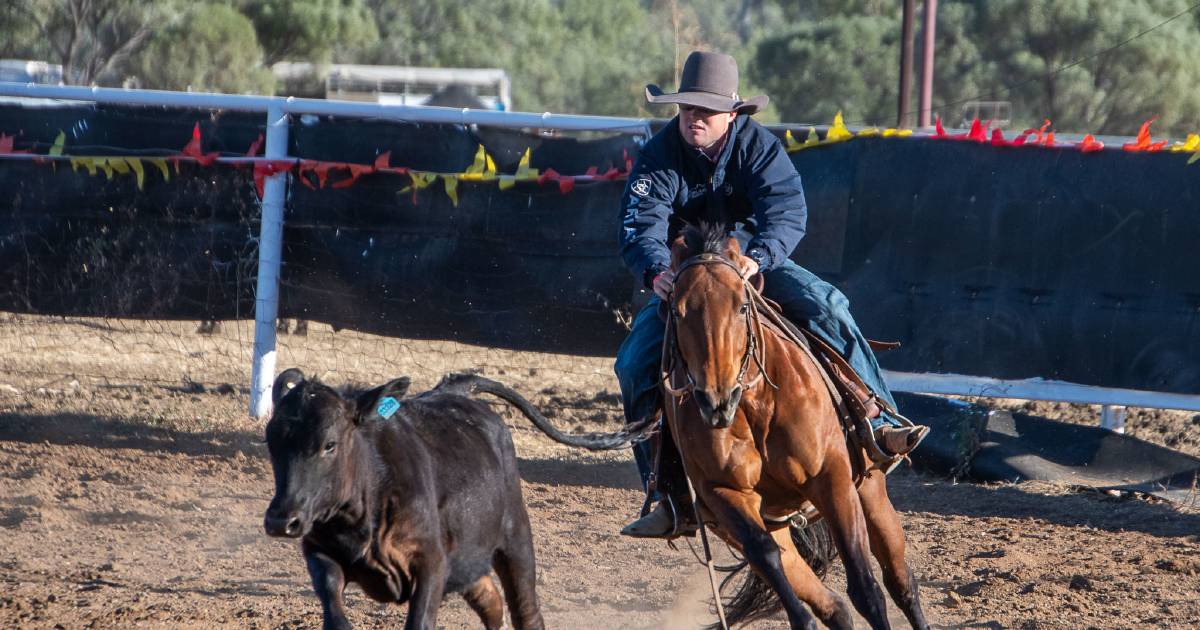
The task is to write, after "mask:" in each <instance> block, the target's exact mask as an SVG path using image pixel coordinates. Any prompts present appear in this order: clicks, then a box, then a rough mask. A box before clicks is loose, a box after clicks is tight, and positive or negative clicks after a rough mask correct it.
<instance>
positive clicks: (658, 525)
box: [621, 501, 700, 539]
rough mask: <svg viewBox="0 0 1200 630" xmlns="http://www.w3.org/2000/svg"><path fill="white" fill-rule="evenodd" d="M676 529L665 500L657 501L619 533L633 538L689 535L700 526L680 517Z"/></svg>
mask: <svg viewBox="0 0 1200 630" xmlns="http://www.w3.org/2000/svg"><path fill="white" fill-rule="evenodd" d="M681 521H682V522H681V523H680V524H679V527H678V529H676V528H675V522H674V519H672V518H671V508H670V507H668V506H667V504H666V502H665V501H664V502H659V504H658V505H656V506H654V509H653V510H650V512H649V513H647V514H646V515H645V516H643V517H641V518H639V519H638V520H636V521H634V522H632V523H630V524H628V525H626V526H625V527H624V528H622V529H621V535H623V536H632V537H633V538H668V539H669V538H675V537H676V536H691V535H692V534H694V533H696V530H698V529H699V528H700V527H699V525H697V524H696V523H695V522H693V521H691V520H690V519H687V518H683V517H681Z"/></svg>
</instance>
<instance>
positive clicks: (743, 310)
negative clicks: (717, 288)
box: [738, 302, 750, 315]
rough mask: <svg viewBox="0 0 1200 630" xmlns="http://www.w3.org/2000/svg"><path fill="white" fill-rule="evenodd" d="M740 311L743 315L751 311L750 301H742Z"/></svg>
mask: <svg viewBox="0 0 1200 630" xmlns="http://www.w3.org/2000/svg"><path fill="white" fill-rule="evenodd" d="M738 312H739V313H741V314H742V315H745V314H746V313H749V312H750V303H749V302H743V303H742V307H741V308H740V309H738Z"/></svg>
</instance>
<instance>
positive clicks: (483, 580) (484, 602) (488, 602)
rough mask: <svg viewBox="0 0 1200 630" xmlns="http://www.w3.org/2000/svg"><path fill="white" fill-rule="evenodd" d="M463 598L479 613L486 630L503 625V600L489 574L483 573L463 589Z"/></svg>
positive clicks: (496, 628)
mask: <svg viewBox="0 0 1200 630" xmlns="http://www.w3.org/2000/svg"><path fill="white" fill-rule="evenodd" d="M463 599H465V600H467V604H468V605H469V606H470V607H471V610H474V611H475V614H477V615H479V619H480V620H482V621H483V627H484V628H487V630H500V628H501V627H502V626H503V625H504V600H503V599H502V598H501V597H500V591H498V590H496V583H495V582H493V581H492V576H491V575H490V574H484V575H483V576H482V577H480V578H479V579H478V580H476V581H475V583H474V584H472V585H471V586H470V587H469V588H467V590H465V591H463Z"/></svg>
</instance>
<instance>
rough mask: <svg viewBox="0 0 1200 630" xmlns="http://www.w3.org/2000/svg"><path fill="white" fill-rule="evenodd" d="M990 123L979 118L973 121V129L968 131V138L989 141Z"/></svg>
mask: <svg viewBox="0 0 1200 630" xmlns="http://www.w3.org/2000/svg"><path fill="white" fill-rule="evenodd" d="M987 128H988V125H987V124H985V123H983V122H981V121H980V120H979V119H978V118H976V119H975V120H972V121H971V130H970V131H968V132H967V140H974V141H976V142H987V140H988V138H987Z"/></svg>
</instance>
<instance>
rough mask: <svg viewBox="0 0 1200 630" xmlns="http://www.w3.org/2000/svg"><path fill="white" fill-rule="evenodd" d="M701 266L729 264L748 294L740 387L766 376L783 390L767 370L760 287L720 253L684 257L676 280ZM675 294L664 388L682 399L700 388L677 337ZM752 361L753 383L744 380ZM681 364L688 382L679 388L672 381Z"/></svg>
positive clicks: (664, 362) (664, 360)
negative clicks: (754, 374) (682, 353)
mask: <svg viewBox="0 0 1200 630" xmlns="http://www.w3.org/2000/svg"><path fill="white" fill-rule="evenodd" d="M700 265H725V266H726V267H729V268H730V269H732V270H733V271H734V273H736V274H737V276H738V279H740V280H741V281H742V288H743V290H744V291H745V294H746V302H745V304H744V305H743V312H744V315H745V318H746V349H745V351H744V352H743V354H742V362H741V367H740V369H739V370H738V375H737V385H738V387H741V388H742V391H743V392H745V391H747V390H749V389H751V388H753V387H756V386H757V385H758V384H759V382H760V381H762V380H764V379H765V380H766V381H767V384H768V385H770V386H771V387H773V388H775V389H779V388H778V386H776V385H775V383H772V382H771V379H770V377H768V376H767V370H766V367H765V365H766V360H765V356H764V353H765V350H766V347H765V345H764V344H763V342H762V337H763V329H762V326H763V324H762V320H761V319H760V316H759V307H760V306H763V305H764V302H763V297H762V295H761V294H760V293H759V292H758V290H757V289H755V288H754V285H753V284H751V283H750V281H749V280H748V279H747V278H745V277H744V276H742V270H741V269H740V268H739V267H738V266H737V265H736V264H734V263H733V262H732V261H730V260H729V259H728V258H726V257H724V256H722V255H720V254H712V253H705V254H697V255H695V256H692V257H691V258H688V259H687V260H684V261H683V263H681V264H680V265H679V268H678V269H676V270H675V280H676V283H678V280H679V278H680V277H681V276H682V275H683V273H684V272H685V271H687V270H688V269H691V268H692V267H698V266H700ZM671 297H672V299H671V301H670V303H668V304H667V305H666V306H667V316H666V320H667V329H666V334H665V336H664V338H663V353H662V362H661V365H660V369H661V372H662V387H663V389H664V390H666V391H667V393H669V394H671V396H672V397H674V398H677V399H678V398H683V397H684V396H686V395H688V394H691V393H692V392H693V391H694V390H695V389H696V382H695V381H694V380H693V379H692V373H691V370H689V369H687V363H686V362H684V360H683V356H682V355H681V354H680V352H679V343H678V339H677V337H676V329H677V325H678V323H677V321H676V320H677V319H678V314H677V310H676V308H675V300H674V293H673V292H672V295H671ZM751 361H753V362H754V364H755V365H756V366H757V367H758V375H756V376H755V377H754V378H753V379H752V380H751V381H750V382H748V383H743V380H744V379H745V378H746V372H747V371H749V368H750V363H751ZM679 367H682V368H683V373H684V375H686V376H687V383H684V384H683V385H681V386H679V387H676V386H675V385H674V383H672V380H673V379H672V375H673V374H674V373H675V370H676V368H679Z"/></svg>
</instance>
